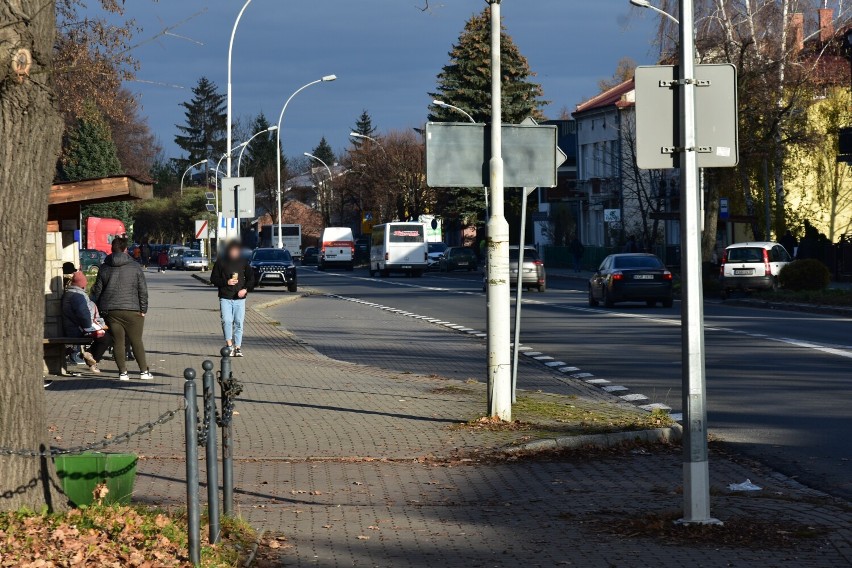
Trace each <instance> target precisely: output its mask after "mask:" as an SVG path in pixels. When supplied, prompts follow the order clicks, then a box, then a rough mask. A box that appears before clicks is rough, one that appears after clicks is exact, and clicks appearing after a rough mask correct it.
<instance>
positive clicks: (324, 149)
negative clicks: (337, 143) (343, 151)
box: [311, 136, 336, 168]
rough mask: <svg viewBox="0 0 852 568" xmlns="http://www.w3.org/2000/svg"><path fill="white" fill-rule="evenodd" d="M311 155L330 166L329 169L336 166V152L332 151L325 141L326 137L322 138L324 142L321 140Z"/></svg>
mask: <svg viewBox="0 0 852 568" xmlns="http://www.w3.org/2000/svg"><path fill="white" fill-rule="evenodd" d="M311 154H313V155H314V156H316V157H317V158H319V159H320V160H322V161H323V162H325V163H326V164H328V167H329V168H330V167H332V166H334V162H335V160H336V158H335V157H334V150H332V149H331V146H330V145H329V143H328V141H327V140H326V139H325V136H323V137H322V140H320V142H319V144H317V146H316V148H314V149H313V151H312V152H311Z"/></svg>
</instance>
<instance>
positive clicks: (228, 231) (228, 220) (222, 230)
mask: <svg viewBox="0 0 852 568" xmlns="http://www.w3.org/2000/svg"><path fill="white" fill-rule="evenodd" d="M237 229H238V224H237V219H235V218H234V217H223V216H222V215H220V216H219V239H220V240H226V241H228V240H231V239H235V238H237V235H238V234H239V233H238V232H237Z"/></svg>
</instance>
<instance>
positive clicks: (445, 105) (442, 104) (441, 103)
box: [432, 0, 640, 124]
mask: <svg viewBox="0 0 852 568" xmlns="http://www.w3.org/2000/svg"><path fill="white" fill-rule="evenodd" d="M636 1H637V2H638V1H640V0H636ZM432 104H433V105H435V106H437V107H441V108H448V109H450V110H454V111H456V112H459V113H461V114H463V115H465V116H466V117H467V119H468V120H469V121H471V122H472V123H474V124H476V121H475V120H474V119H473V117H472V116H470V113H469V112H467V111H466V110H464V109H463V108H461V107H457V106H455V105H451V104H450V103H445V102H444V101H439V100H438V99H435V100H434V101H432Z"/></svg>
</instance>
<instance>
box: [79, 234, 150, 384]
mask: <svg viewBox="0 0 852 568" xmlns="http://www.w3.org/2000/svg"><path fill="white" fill-rule="evenodd" d="M92 300H94V302H95V303H96V304H97V305H98V308H99V309H100V312H101V314H102V315H103V316H104V319H105V320H106V322H107V325H108V326H109V329H110V333H112V338H113V342H114V344H115V348H114V350H113V352H114V353H115V363H116V365H118V373H119V374H118V378H119V380H121V381H129V380H130V376H129V375H128V373H127V356H126V353H125V350H124V349H125V341H127V340H129V341H130V345H131V347H133V354H134V355H135V357H136V362H137V363H139V370H140V371H141V375H140V376H139V378H140V379H142V380H143V381H148V380H151V379H153V378H154V376H153V375H152V374H151V372H150V371H149V370H148V362H147V359H146V357H145V346H144V345H143V344H142V332H143V330H144V329H145V314H146V313H147V312H148V284H147V283H146V282H145V274H144V273H143V272H142V267H141V266H139V263H137V262H136V261H134V260H133V258H132V257H131V256H130V255H129V254H127V239H125V238H123V237H118V238H116V239H115V240H113V241H112V254H111V255H109V256H108V257H107V258H106V260H105V261H104V264H103V266H101V268H100V270H99V271H98V279H97V281H95V286H94V287H93V288H92Z"/></svg>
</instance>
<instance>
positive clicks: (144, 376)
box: [139, 371, 154, 381]
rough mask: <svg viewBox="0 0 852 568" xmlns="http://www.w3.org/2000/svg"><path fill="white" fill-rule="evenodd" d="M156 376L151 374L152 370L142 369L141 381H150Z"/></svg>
mask: <svg viewBox="0 0 852 568" xmlns="http://www.w3.org/2000/svg"><path fill="white" fill-rule="evenodd" d="M153 378H154V375H152V374H151V371H142V373H141V374H140V375H139V380H141V381H150V380H151V379H153Z"/></svg>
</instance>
